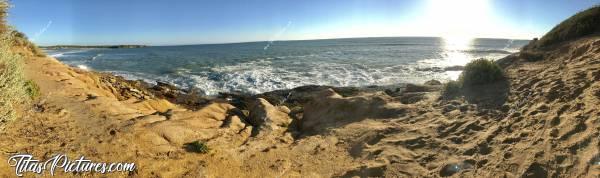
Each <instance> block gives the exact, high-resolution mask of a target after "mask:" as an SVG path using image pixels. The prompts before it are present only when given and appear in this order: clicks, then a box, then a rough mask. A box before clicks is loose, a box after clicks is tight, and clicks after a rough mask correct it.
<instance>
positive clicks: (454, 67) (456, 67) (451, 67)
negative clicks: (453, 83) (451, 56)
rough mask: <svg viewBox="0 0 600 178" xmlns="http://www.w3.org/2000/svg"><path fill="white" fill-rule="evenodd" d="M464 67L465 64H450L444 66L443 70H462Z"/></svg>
mask: <svg viewBox="0 0 600 178" xmlns="http://www.w3.org/2000/svg"><path fill="white" fill-rule="evenodd" d="M464 69H465V66H450V67H445V68H444V71H462V70H464Z"/></svg>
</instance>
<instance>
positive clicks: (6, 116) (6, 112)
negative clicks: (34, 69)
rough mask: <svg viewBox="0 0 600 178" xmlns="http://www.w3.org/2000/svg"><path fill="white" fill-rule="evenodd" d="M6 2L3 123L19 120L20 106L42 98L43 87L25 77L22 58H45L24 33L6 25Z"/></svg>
mask: <svg viewBox="0 0 600 178" xmlns="http://www.w3.org/2000/svg"><path fill="white" fill-rule="evenodd" d="M8 7H9V5H8V3H7V2H6V1H0V122H6V121H10V120H13V119H14V118H15V117H16V106H17V105H18V104H23V103H27V102H29V101H30V99H32V98H35V97H37V96H39V95H40V92H39V87H37V85H36V84H35V83H34V82H33V81H30V80H26V79H25V76H24V74H23V65H24V64H23V56H22V55H20V54H24V53H23V52H26V53H25V54H27V53H29V54H33V55H36V56H40V55H43V53H42V52H41V51H36V50H38V49H37V47H36V46H35V45H34V44H33V43H31V42H29V41H28V40H27V38H25V36H24V35H22V33H20V32H16V31H14V30H12V28H11V27H10V26H8V25H7V24H6V21H5V17H6V12H7V8H8Z"/></svg>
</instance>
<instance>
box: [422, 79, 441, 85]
mask: <svg viewBox="0 0 600 178" xmlns="http://www.w3.org/2000/svg"><path fill="white" fill-rule="evenodd" d="M423 84H424V85H442V82H440V81H437V80H429V81H426V82H425V83H423Z"/></svg>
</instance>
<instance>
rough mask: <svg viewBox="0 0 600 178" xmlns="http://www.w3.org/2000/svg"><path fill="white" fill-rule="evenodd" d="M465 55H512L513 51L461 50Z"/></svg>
mask: <svg viewBox="0 0 600 178" xmlns="http://www.w3.org/2000/svg"><path fill="white" fill-rule="evenodd" d="M462 52H465V53H471V54H489V53H497V54H512V53H514V51H508V50H501V49H470V50H462Z"/></svg>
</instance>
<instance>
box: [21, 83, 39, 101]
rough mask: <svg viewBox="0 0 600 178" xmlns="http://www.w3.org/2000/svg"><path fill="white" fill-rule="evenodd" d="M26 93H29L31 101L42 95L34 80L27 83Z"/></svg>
mask: <svg viewBox="0 0 600 178" xmlns="http://www.w3.org/2000/svg"><path fill="white" fill-rule="evenodd" d="M25 91H27V95H29V98H31V99H35V98H37V97H38V96H40V94H41V92H40V87H39V86H38V85H37V84H36V83H35V82H34V81H33V80H27V81H26V82H25Z"/></svg>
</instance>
